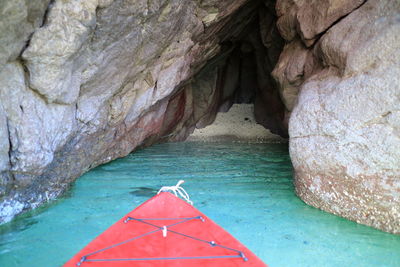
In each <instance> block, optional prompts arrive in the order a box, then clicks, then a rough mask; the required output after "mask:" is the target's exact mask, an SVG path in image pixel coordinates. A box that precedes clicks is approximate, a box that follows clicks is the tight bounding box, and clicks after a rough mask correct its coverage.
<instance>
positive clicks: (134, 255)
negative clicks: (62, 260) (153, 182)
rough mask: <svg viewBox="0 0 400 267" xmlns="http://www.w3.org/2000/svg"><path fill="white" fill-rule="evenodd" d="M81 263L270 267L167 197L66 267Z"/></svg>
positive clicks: (106, 235) (112, 229)
mask: <svg viewBox="0 0 400 267" xmlns="http://www.w3.org/2000/svg"><path fill="white" fill-rule="evenodd" d="M127 218H130V219H127ZM144 218H146V219H155V218H157V220H142V219H144ZM159 218H164V219H162V220H159ZM167 218H176V219H172V220H171V219H169V220H167ZM164 226H165V227H164ZM118 244H119V245H118ZM103 249H105V250H103ZM99 250H100V251H99ZM83 257H85V258H83ZM79 263H80V266H83V267H84V266H138V267H152V266H158V267H159V266H171V267H178V266H202V267H208V266H249V267H250V266H252V267H253V266H266V265H265V264H264V263H263V262H262V261H261V260H260V259H259V258H257V256H255V255H254V254H253V253H252V252H251V251H250V250H248V249H247V248H246V247H245V246H244V245H242V244H241V243H240V242H239V241H237V240H236V239H235V238H234V237H232V236H231V235H230V234H229V233H228V232H226V231H225V230H224V229H222V228H221V227H220V226H218V225H217V224H215V223H214V222H213V221H211V220H210V219H209V218H207V217H206V216H205V215H204V214H202V213H201V212H200V211H198V210H197V209H195V208H194V207H193V206H191V205H190V204H188V203H186V202H185V201H183V200H181V199H180V198H177V197H176V196H174V195H173V194H171V193H166V192H162V193H160V194H158V195H156V196H154V197H153V198H151V199H149V200H148V201H146V202H145V203H143V204H142V205H140V206H139V207H138V208H136V209H134V210H133V211H131V212H130V213H128V214H127V215H126V216H124V217H123V218H122V219H121V220H119V221H118V222H116V223H115V224H114V225H113V226H111V227H110V228H108V229H107V230H106V231H105V232H104V233H102V234H101V235H99V236H98V237H97V238H96V239H94V240H93V241H92V242H90V243H89V244H88V245H87V246H86V247H85V248H83V249H82V250H81V251H80V252H79V253H77V254H76V255H75V256H74V257H73V258H72V259H71V260H69V261H68V262H67V263H66V264H65V265H64V266H77V264H79Z"/></svg>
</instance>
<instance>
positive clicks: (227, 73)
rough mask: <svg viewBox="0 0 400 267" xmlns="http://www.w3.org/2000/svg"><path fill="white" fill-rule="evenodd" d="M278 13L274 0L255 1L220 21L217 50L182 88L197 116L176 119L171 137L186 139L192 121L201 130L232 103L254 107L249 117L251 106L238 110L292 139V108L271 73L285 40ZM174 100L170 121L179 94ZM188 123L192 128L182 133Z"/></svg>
mask: <svg viewBox="0 0 400 267" xmlns="http://www.w3.org/2000/svg"><path fill="white" fill-rule="evenodd" d="M275 12H276V11H275V6H274V3H272V2H271V3H265V2H258V1H254V2H251V3H250V4H248V5H247V6H245V7H243V8H241V9H240V10H239V11H238V12H237V14H235V15H234V16H232V17H231V18H230V20H229V21H227V22H226V23H221V24H224V26H223V28H222V29H219V31H218V35H219V40H220V50H219V52H218V53H217V54H216V55H215V56H214V57H213V58H212V59H211V60H209V61H208V62H207V63H206V64H205V65H204V66H202V68H201V69H200V71H199V72H198V73H197V74H196V75H195V76H194V77H193V78H192V79H191V81H190V82H189V84H185V85H184V86H183V90H181V91H186V93H185V94H186V97H187V96H188V95H190V96H191V98H192V99H193V102H192V103H191V105H192V109H193V110H192V113H193V117H192V118H190V119H189V120H186V123H184V124H185V125H186V126H187V127H182V124H180V125H179V124H178V126H177V127H176V129H175V130H174V131H173V135H174V136H177V137H174V138H173V139H175V140H183V139H185V138H186V136H187V135H188V134H190V133H191V132H193V126H195V128H197V129H202V128H204V127H206V126H208V125H210V124H213V122H214V121H215V119H216V116H217V114H218V113H219V112H229V110H230V108H231V107H232V106H233V105H235V106H236V107H237V106H238V105H243V106H245V105H247V106H251V112H252V113H253V114H251V118H250V116H249V115H248V114H246V112H247V113H248V112H249V111H248V110H249V109H248V108H244V107H243V108H241V109H240V110H243V111H244V113H243V114H240V118H241V119H242V120H243V121H244V122H249V121H251V120H255V122H256V123H257V124H259V125H261V126H263V127H264V128H265V129H268V130H269V131H270V132H271V133H272V134H276V135H279V136H280V137H283V138H288V112H287V110H286V108H285V105H284V103H283V101H282V99H281V95H280V92H279V88H278V84H277V83H276V81H275V80H274V78H273V77H272V74H271V73H272V71H273V69H274V67H275V65H276V64H277V62H278V60H279V55H280V53H281V52H282V50H283V46H284V43H285V42H284V40H283V38H282V37H281V35H280V33H279V31H278V29H277V27H276V21H277V16H276V13H275ZM219 25H220V24H219ZM209 31H210V32H213V31H215V30H214V29H212V28H211V29H209ZM206 35H207V34H206ZM188 91H190V92H188ZM171 99H172V100H171V101H170V107H169V109H168V110H170V111H169V112H170V113H173V114H171V115H169V116H167V119H166V122H167V124H168V123H169V120H168V117H176V110H177V108H176V106H177V103H176V102H178V100H177V99H180V94H177V97H172V98H171ZM179 101H180V100H179ZM168 110H167V113H168ZM239 112H241V111H239ZM183 117H184V115H183ZM183 120H184V119H183ZM171 121H176V119H171ZM189 125H191V126H192V128H191V130H189V131H186V132H185V133H182V132H179V130H180V129H181V128H190V126H189ZM165 128H166V129H169V130H170V129H171V127H170V126H168V127H165ZM167 132H170V131H164V133H167Z"/></svg>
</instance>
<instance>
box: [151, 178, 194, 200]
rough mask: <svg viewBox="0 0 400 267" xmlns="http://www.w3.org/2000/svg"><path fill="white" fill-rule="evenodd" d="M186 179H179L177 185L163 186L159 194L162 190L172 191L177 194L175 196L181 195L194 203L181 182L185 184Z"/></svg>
mask: <svg viewBox="0 0 400 267" xmlns="http://www.w3.org/2000/svg"><path fill="white" fill-rule="evenodd" d="M184 182H185V181H184V180H179V182H178V183H177V184H176V185H173V186H163V187H161V189H160V190H159V191H158V193H157V194H160V193H161V192H167V191H171V192H172V193H174V194H175V196H178V195H179V196H180V197H181V198H183V199H184V200H186V202H188V203H189V204H190V205H193V202H192V201H191V200H190V196H189V194H188V193H187V192H186V191H185V189H183V188H182V187H181V184H183V183H184Z"/></svg>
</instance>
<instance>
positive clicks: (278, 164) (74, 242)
mask: <svg viewBox="0 0 400 267" xmlns="http://www.w3.org/2000/svg"><path fill="white" fill-rule="evenodd" d="M179 179H184V180H186V183H185V184H184V187H185V188H186V190H187V191H188V192H189V194H190V195H191V199H192V200H193V201H194V203H195V207H197V208H198V209H200V210H201V211H202V212H203V213H205V214H206V215H207V216H208V217H210V218H211V219H213V220H214V221H215V222H217V223H218V224H219V225H221V226H222V227H224V228H225V229H226V230H228V231H229V232H230V233H231V234H233V235H234V236H235V237H236V238H238V239H239V240H240V241H241V242H242V243H244V244H245V245H246V246H247V247H248V248H249V249H250V250H252V251H253V252H254V253H255V254H257V255H258V256H259V257H260V258H261V259H262V260H264V261H265V262H266V263H267V264H269V265H270V266H272V267H275V266H277V267H278V266H335V267H337V266H363V267H364V266H374V267H376V266H396V267H397V266H400V236H396V235H391V234H387V233H384V232H381V231H378V230H375V229H372V228H370V227H367V226H363V225H358V224H356V223H354V222H351V221H347V220H345V219H342V218H339V217H336V216H334V215H331V214H328V213H325V212H323V211H320V210H317V209H315V208H312V207H310V206H307V205H306V204H304V203H303V202H302V201H301V200H300V199H298V198H297V197H296V196H295V194H294V190H293V184H292V167H291V163H290V159H289V155H288V151H287V146H286V145H284V144H238V143H236V144H232V143H230V144H227V143H212V144H207V143H170V144H160V145H155V146H152V147H149V148H146V149H143V150H140V151H137V152H136V153H134V154H131V155H129V156H127V157H125V158H123V159H119V160H116V161H113V162H111V163H109V164H106V165H103V166H100V167H97V168H95V169H93V170H92V171H90V172H88V173H86V174H85V175H83V176H82V177H81V178H80V179H78V180H77V181H76V183H75V184H74V185H73V187H72V189H71V190H70V192H68V194H67V195H66V196H65V197H64V198H62V199H59V200H58V201H56V202H53V203H52V204H50V205H47V206H46V207H43V208H40V209H38V210H35V211H33V212H30V213H28V214H25V215H23V216H20V217H19V218H18V219H16V220H14V221H13V222H11V223H8V224H6V225H3V226H1V227H0V266H3V267H8V266H41V267H45V266H60V265H62V264H63V263H64V262H65V261H67V260H68V259H69V258H70V257H72V256H73V255H74V254H75V253H76V252H78V251H79V250H80V249H81V248H82V247H84V246H85V245H86V244H87V243H88V242H89V241H91V240H92V239H93V238H94V237H96V236H97V235H99V234H100V233H101V232H103V231H104V230H105V229H107V228H108V227H109V226H110V225H111V224H113V223H114V222H115V221H116V220H118V219H119V218H121V217H122V216H123V215H124V214H126V213H127V212H129V211H130V210H131V209H133V208H135V207H136V206H138V205H139V204H140V203H142V202H143V201H145V200H147V199H148V198H150V197H151V196H153V195H154V194H155V193H156V191H157V190H158V189H159V188H160V187H161V186H162V185H174V184H175V183H176V182H177V181H178V180H179Z"/></svg>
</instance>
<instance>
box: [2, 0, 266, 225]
mask: <svg viewBox="0 0 400 267" xmlns="http://www.w3.org/2000/svg"><path fill="white" fill-rule="evenodd" d="M258 5H259V2H258V1H248V0H239V1H228V0H227V1H212V0H210V1H186V2H182V1H180V0H162V1H147V0H146V1H137V0H135V1H127V0H124V1H123V0H54V1H51V2H50V1H49V0H48V1H32V0H18V1H7V0H0V14H1V15H2V16H1V17H0V29H1V31H0V43H1V49H0V140H1V141H0V145H1V147H0V174H1V183H0V185H1V189H0V196H1V197H2V201H1V204H0V221H3V222H4V221H8V220H10V219H11V218H12V217H13V216H14V215H15V214H18V213H20V212H22V211H24V210H27V209H30V208H34V207H36V206H38V205H40V204H41V203H43V202H46V201H48V200H51V199H53V198H55V197H56V196H58V195H59V194H60V193H62V192H63V191H64V190H65V189H66V188H67V187H68V184H69V183H70V182H71V181H73V180H74V179H75V178H77V177H78V176H79V175H81V174H82V173H83V172H85V171H86V170H88V169H89V168H92V167H94V166H97V165H99V164H102V163H105V162H108V161H110V160H112V159H115V158H117V157H122V156H125V155H127V154H128V153H130V152H131V151H132V150H133V149H135V148H136V147H138V146H139V145H145V144H150V143H152V142H155V141H157V140H158V139H160V137H162V136H163V135H166V134H169V132H171V131H172V130H173V129H174V128H175V124H177V123H178V121H179V120H180V119H183V117H181V113H182V112H181V111H179V109H178V110H175V111H173V113H174V114H175V115H176V117H174V116H172V117H171V116H169V115H168V116H166V111H167V110H171V109H172V110H173V108H172V107H178V106H180V105H179V103H181V102H182V101H186V100H185V98H183V97H181V96H182V94H185V92H184V93H182V92H183V91H184V90H183V91H182V90H181V89H180V88H182V86H183V85H184V84H186V83H188V81H189V80H190V79H191V78H192V77H193V75H194V74H196V73H197V72H198V71H199V70H200V69H202V68H203V66H204V65H205V64H206V63H207V61H208V60H210V59H211V58H213V57H214V56H215V55H216V54H218V53H219V51H220V50H221V45H220V44H221V43H223V42H224V41H225V40H227V39H229V38H233V37H234V36H237V35H239V34H240V32H242V30H243V28H244V27H246V25H247V22H246V20H249V21H250V20H252V19H253V16H252V14H254V13H256V12H255V11H254V10H255V8H256V6H258ZM205 110H207V109H205ZM168 112H169V111H168Z"/></svg>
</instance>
